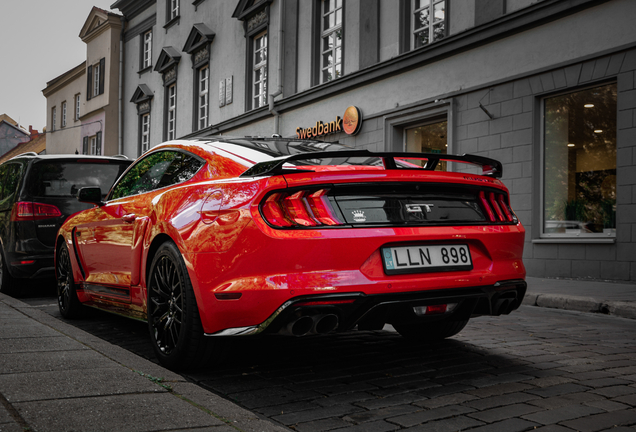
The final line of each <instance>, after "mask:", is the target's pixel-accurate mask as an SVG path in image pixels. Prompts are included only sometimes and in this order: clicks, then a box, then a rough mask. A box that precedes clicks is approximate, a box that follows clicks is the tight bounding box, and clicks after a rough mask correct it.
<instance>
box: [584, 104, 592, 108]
mask: <svg viewBox="0 0 636 432" xmlns="http://www.w3.org/2000/svg"><path fill="white" fill-rule="evenodd" d="M583 106H584V107H585V108H594V104H585V105H583Z"/></svg>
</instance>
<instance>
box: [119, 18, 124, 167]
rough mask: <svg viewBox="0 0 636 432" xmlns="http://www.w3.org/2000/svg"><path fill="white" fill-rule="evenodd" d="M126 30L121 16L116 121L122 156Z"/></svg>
mask: <svg viewBox="0 0 636 432" xmlns="http://www.w3.org/2000/svg"><path fill="white" fill-rule="evenodd" d="M125 30H126V17H125V16H124V15H122V16H121V33H120V34H119V100H118V112H119V116H118V117H119V118H118V120H117V126H118V131H119V134H118V135H119V136H118V138H117V142H118V149H119V150H118V154H120V155H123V154H124V109H123V108H124V104H123V99H124V32H125Z"/></svg>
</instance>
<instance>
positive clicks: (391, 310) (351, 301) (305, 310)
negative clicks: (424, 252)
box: [206, 279, 527, 336]
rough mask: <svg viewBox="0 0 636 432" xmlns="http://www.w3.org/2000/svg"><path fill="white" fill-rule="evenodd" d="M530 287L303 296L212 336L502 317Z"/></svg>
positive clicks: (507, 284)
mask: <svg viewBox="0 0 636 432" xmlns="http://www.w3.org/2000/svg"><path fill="white" fill-rule="evenodd" d="M526 289H527V284H526V282H525V281H524V280H522V279H513V280H506V281H501V282H497V283H495V284H494V285H489V286H477V287H469V288H458V289H444V290H430V291H418V292H408V293H389V294H373V295H366V294H364V293H361V292H351V293H341V294H322V295H316V296H299V297H295V298H292V299H290V300H288V301H286V302H285V303H284V304H282V305H281V306H280V307H279V308H278V309H277V310H276V311H275V312H274V313H273V314H272V315H271V316H270V317H268V318H267V319H266V320H265V321H263V322H262V323H260V324H258V325H254V326H247V327H235V328H228V329H224V330H221V331H218V332H215V333H212V334H207V333H206V336H246V335H257V334H260V333H278V332H284V331H285V329H286V328H287V327H288V326H289V325H290V324H291V323H294V322H296V321H298V320H300V319H302V318H303V317H310V318H313V319H314V321H316V322H318V321H317V319H316V317H324V316H333V315H335V316H336V317H337V328H336V330H337V331H346V330H351V329H353V328H354V327H356V326H357V327H358V328H359V329H363V330H364V329H369V330H373V329H380V328H382V326H384V324H385V323H390V324H394V323H405V322H416V321H421V320H438V319H445V318H451V319H456V320H464V319H469V318H471V317H475V316H480V315H491V316H498V315H502V314H509V313H510V312H512V311H513V310H516V309H517V308H518V307H519V306H520V305H521V302H522V301H523V297H524V296H525V293H526ZM441 304H456V305H457V306H456V307H455V308H454V309H453V311H452V312H450V313H447V314H443V315H432V316H430V317H427V316H423V317H420V316H417V315H416V314H415V312H414V311H413V308H414V307H417V306H430V305H441Z"/></svg>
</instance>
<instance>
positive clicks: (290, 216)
mask: <svg viewBox="0 0 636 432" xmlns="http://www.w3.org/2000/svg"><path fill="white" fill-rule="evenodd" d="M328 192H329V190H328V189H320V190H317V191H310V190H300V191H296V192H293V193H284V192H278V193H274V194H272V195H270V196H269V197H268V198H267V199H266V200H265V201H264V202H263V203H262V204H261V213H262V214H263V217H264V218H265V220H266V221H267V222H268V223H269V224H270V225H272V226H275V227H281V228H286V227H291V228H297V227H323V226H336V225H344V222H343V221H342V219H341V218H340V217H338V215H337V212H336V210H335V209H334V208H333V206H332V205H331V202H330V201H329V198H328V197H327V193H328Z"/></svg>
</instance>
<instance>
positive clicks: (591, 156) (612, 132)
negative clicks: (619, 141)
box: [543, 84, 616, 235]
mask: <svg viewBox="0 0 636 432" xmlns="http://www.w3.org/2000/svg"><path fill="white" fill-rule="evenodd" d="M544 109H545V116H544V118H545V120H544V121H545V125H544V129H545V137H544V146H545V152H544V203H543V205H544V214H543V216H544V233H546V234H550V233H564V234H581V233H605V234H606V235H615V232H616V84H609V85H605V86H601V87H595V88H592V89H587V90H582V91H579V92H575V93H569V94H566V95H561V96H556V97H552V98H547V99H545V100H544Z"/></svg>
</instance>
